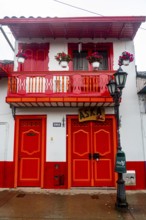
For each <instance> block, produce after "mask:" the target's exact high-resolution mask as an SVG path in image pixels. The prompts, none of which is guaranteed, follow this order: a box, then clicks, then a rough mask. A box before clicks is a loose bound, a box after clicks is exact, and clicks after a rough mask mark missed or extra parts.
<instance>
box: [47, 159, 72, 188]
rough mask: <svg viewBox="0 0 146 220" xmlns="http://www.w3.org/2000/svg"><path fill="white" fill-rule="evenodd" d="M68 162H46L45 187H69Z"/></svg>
mask: <svg viewBox="0 0 146 220" xmlns="http://www.w3.org/2000/svg"><path fill="white" fill-rule="evenodd" d="M67 179H68V176H67V162H57V161H56V162H45V170H44V188H46V189H66V188H67Z"/></svg>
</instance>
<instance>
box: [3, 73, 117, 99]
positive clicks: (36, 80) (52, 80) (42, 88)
mask: <svg viewBox="0 0 146 220" xmlns="http://www.w3.org/2000/svg"><path fill="white" fill-rule="evenodd" d="M113 73H114V71H93V72H88V71H49V72H13V73H12V74H11V75H9V77H8V95H7V102H8V103H9V101H10V100H11V99H10V98H12V97H13V98H22V97H23V98H24V97H25V98H29V97H36V98H39V97H42V98H45V97H49V98H53V97H56V98H61V97H62V98H63V97H66V98H69V97H70V98H71V97H77V98H79V97H80V98H83V97H84V98H87V97H88V98H91V97H92V98H94V97H96V98H97V97H98V98H103V97H104V98H111V97H110V94H109V92H108V89H107V86H106V84H107V83H108V81H109V79H110V78H111V77H112V76H113ZM15 100H16V99H15Z"/></svg>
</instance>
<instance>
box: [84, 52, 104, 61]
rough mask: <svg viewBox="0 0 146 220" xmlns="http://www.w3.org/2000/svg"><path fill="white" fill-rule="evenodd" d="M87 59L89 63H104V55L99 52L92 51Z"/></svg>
mask: <svg viewBox="0 0 146 220" xmlns="http://www.w3.org/2000/svg"><path fill="white" fill-rule="evenodd" d="M86 59H87V60H88V62H89V63H94V62H99V63H102V59H103V56H101V55H100V54H99V53H98V52H94V53H92V54H91V55H90V56H87V57H86Z"/></svg>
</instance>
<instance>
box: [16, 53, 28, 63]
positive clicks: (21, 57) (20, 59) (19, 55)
mask: <svg viewBox="0 0 146 220" xmlns="http://www.w3.org/2000/svg"><path fill="white" fill-rule="evenodd" d="M16 57H17V58H18V62H19V63H24V61H25V60H26V59H27V58H28V57H27V55H26V53H24V52H23V51H21V52H18V53H17V54H16Z"/></svg>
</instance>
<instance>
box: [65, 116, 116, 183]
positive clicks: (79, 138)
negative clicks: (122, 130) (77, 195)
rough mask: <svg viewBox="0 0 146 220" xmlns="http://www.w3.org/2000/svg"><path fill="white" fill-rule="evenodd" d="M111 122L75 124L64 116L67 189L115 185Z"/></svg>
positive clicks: (110, 119)
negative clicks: (67, 171) (66, 125)
mask: <svg viewBox="0 0 146 220" xmlns="http://www.w3.org/2000/svg"><path fill="white" fill-rule="evenodd" d="M115 129H116V128H115V119H114V117H113V116H106V120H105V122H97V121H88V122H79V121H78V117H77V116H68V168H69V173H68V175H69V185H70V187H114V186H115V174H114V163H115V161H114V160H115V149H116V137H115V131H116V130H115Z"/></svg>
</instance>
